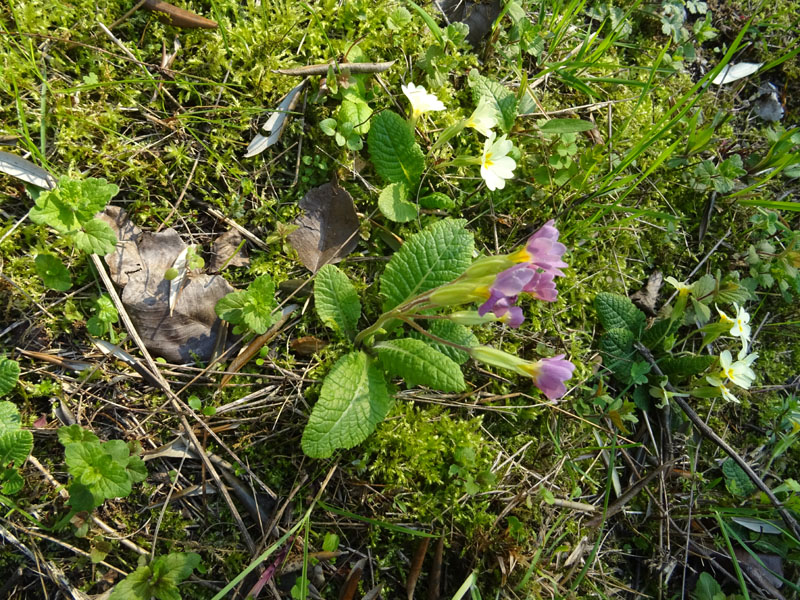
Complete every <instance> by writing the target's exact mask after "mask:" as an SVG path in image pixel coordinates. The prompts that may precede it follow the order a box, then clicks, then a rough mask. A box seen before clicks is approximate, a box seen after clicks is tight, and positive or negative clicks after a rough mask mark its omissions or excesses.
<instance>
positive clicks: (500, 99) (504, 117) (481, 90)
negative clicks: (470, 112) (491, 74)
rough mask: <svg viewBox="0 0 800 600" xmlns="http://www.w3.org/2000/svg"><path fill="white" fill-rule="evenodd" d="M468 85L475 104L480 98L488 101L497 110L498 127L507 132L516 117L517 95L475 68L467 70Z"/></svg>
mask: <svg viewBox="0 0 800 600" xmlns="http://www.w3.org/2000/svg"><path fill="white" fill-rule="evenodd" d="M468 83H469V86H470V87H471V88H472V98H473V100H474V101H475V104H476V105H477V104H478V103H479V102H480V101H481V98H483V99H485V100H486V101H488V102H489V105H490V106H492V107H494V109H495V111H496V112H497V119H498V123H499V125H500V128H501V129H502V130H503V131H505V132H509V131H510V130H511V128H512V127H513V126H514V120H515V119H516V118H517V97H516V96H515V95H514V94H513V93H511V91H510V90H507V89H506V88H505V86H503V85H502V84H501V83H498V82H497V81H494V80H492V79H489V78H488V77H484V76H483V75H481V74H480V73H478V71H477V69H472V71H470V72H469V79H468Z"/></svg>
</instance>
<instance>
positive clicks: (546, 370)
mask: <svg viewBox="0 0 800 600" xmlns="http://www.w3.org/2000/svg"><path fill="white" fill-rule="evenodd" d="M469 353H470V355H471V356H472V358H474V359H475V360H478V361H480V362H483V363H486V364H488V365H492V366H494V367H500V368H503V369H511V370H513V371H516V372H517V373H520V374H522V375H526V376H528V377H532V378H533V383H534V385H536V387H538V388H539V389H540V390H541V391H542V392H543V393H544V395H545V396H547V398H548V399H549V400H555V399H556V398H560V397H561V396H563V395H564V394H566V393H567V388H566V386H565V385H564V382H565V381H567V380H568V379H570V378H571V377H572V373H573V371H575V365H573V364H572V363H571V362H570V361H568V360H564V355H563V354H559V355H558V356H554V357H553V358H543V359H541V360H537V361H536V362H530V361H528V360H524V359H522V358H519V357H517V356H514V355H513V354H509V353H508V352H503V351H502V350H498V349H497V348H492V347H490V346H473V347H472V348H470V349H469Z"/></svg>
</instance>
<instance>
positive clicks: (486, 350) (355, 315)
mask: <svg viewBox="0 0 800 600" xmlns="http://www.w3.org/2000/svg"><path fill="white" fill-rule="evenodd" d="M464 225H465V221H463V220H454V219H444V220H442V221H439V222H436V223H433V224H432V225H430V226H428V227H427V228H425V229H424V230H422V231H421V232H419V233H417V234H415V235H413V236H411V237H410V238H409V239H408V240H407V241H406V243H405V244H404V245H403V247H402V248H401V249H400V250H398V251H397V252H396V253H395V254H394V255H393V256H392V258H391V260H390V261H389V263H388V265H387V266H386V270H385V271H384V273H383V276H382V277H381V281H380V292H381V295H382V297H383V298H384V303H383V310H384V312H383V313H382V314H381V315H380V316H379V317H378V318H377V320H376V321H375V322H374V323H373V324H372V325H371V326H369V327H367V328H366V329H364V330H362V331H360V332H358V321H359V319H360V317H361V303H360V301H359V298H358V293H357V292H356V289H355V288H354V287H353V285H352V283H351V282H350V280H349V279H348V278H347V276H346V275H345V274H344V273H343V272H342V271H341V270H339V269H338V268H337V267H335V266H333V265H326V266H324V267H323V268H322V269H320V271H319V272H318V273H317V277H316V280H315V284H314V298H315V304H316V310H317V314H318V315H319V317H320V319H321V320H322V321H323V323H325V324H326V325H327V326H328V327H330V328H331V329H333V330H334V331H335V332H337V333H338V334H339V335H340V336H341V337H342V338H344V339H345V340H347V341H349V342H350V343H351V344H352V346H353V350H352V351H350V352H349V353H347V354H346V355H344V356H343V357H341V358H340V359H339V360H338V361H337V362H336V363H335V364H334V365H333V367H332V368H331V370H330V372H329V373H328V375H327V376H326V377H325V380H324V381H323V384H322V390H321V392H320V396H319V400H318V401H317V403H316V405H315V406H314V409H313V411H312V413H311V417H310V419H309V422H308V425H307V426H306V429H305V431H304V433H303V440H302V446H303V451H304V452H305V453H306V454H308V455H309V456H312V457H318V458H321V457H327V456H330V455H331V454H332V453H333V452H334V450H336V449H338V448H351V447H353V446H355V445H357V444H359V443H361V442H362V441H363V440H364V439H365V438H366V437H367V436H368V435H369V434H370V433H371V432H372V431H373V430H374V429H375V426H376V425H377V424H378V423H379V422H380V421H381V420H383V419H384V418H385V417H386V415H387V413H388V412H389V409H390V408H391V405H392V391H393V386H392V384H391V379H392V378H395V377H399V378H402V379H403V380H404V381H405V383H406V385H407V386H415V385H424V386H428V387H430V388H433V389H436V390H440V391H444V392H459V391H463V390H465V389H466V388H467V384H466V383H465V381H464V375H463V373H462V371H461V365H462V364H464V363H465V362H466V361H467V360H468V359H469V358H470V357H472V358H474V359H475V360H478V361H480V362H483V363H486V364H489V365H492V366H496V367H502V368H505V369H510V370H514V371H516V372H518V373H520V374H522V375H525V376H528V377H531V378H533V381H534V383H535V384H536V385H537V386H538V387H539V388H540V389H541V390H542V391H543V392H544V393H545V395H546V396H547V397H548V398H550V399H553V398H558V397H560V396H562V395H563V394H565V393H566V387H565V386H564V382H565V381H566V380H567V379H569V378H570V377H571V376H572V372H573V370H574V368H575V367H574V365H573V364H572V363H570V362H569V361H567V360H565V359H564V355H563V354H562V355H558V356H556V357H553V358H544V359H541V360H537V361H528V360H526V359H524V358H521V357H518V356H514V355H512V354H508V353H506V352H503V351H502V350H498V349H496V348H492V347H489V346H481V345H478V343H477V339H476V338H475V336H474V335H473V333H472V331H471V330H470V329H469V327H471V326H476V325H482V324H485V323H488V322H491V321H499V322H501V323H505V324H507V325H509V326H511V327H519V326H520V324H521V323H522V321H523V318H524V317H523V314H522V309H521V308H519V307H518V306H515V303H516V301H517V298H518V297H519V295H520V294H523V293H527V294H530V295H532V296H534V297H535V298H538V299H540V300H544V301H548V302H549V301H553V300H555V299H556V295H557V291H556V286H555V282H554V280H555V277H558V276H560V275H563V273H562V271H561V269H563V268H564V267H566V266H567V265H566V263H565V262H564V261H563V260H562V255H563V254H564V252H565V250H566V248H565V246H564V245H563V244H561V243H560V242H558V230H557V229H556V228H555V227H554V226H553V222H552V221H551V222H548V223H547V224H546V225H545V226H544V227H542V228H541V229H540V230H538V231H537V232H536V233H534V234H533V235H532V236H531V238H530V239H529V240H528V242H527V244H526V246H525V247H524V248H522V249H520V250H518V251H517V252H513V253H511V254H506V255H499V256H488V257H483V258H479V259H477V260H475V261H474V262H473V260H472V252H473V248H474V240H473V236H472V234H471V233H470V232H468V231H467V230H466V229H465V228H464ZM471 303H480V305H479V307H478V310H477V311H475V310H470V311H463V310H462V311H455V312H452V311H451V309H453V308H455V307H457V306H460V305H465V304H471ZM423 324H424V325H423ZM406 327H407V328H408V329H406Z"/></svg>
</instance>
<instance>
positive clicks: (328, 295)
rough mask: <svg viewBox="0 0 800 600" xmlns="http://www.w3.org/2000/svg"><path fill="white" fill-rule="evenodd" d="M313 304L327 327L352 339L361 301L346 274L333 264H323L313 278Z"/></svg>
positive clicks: (359, 313)
mask: <svg viewBox="0 0 800 600" xmlns="http://www.w3.org/2000/svg"><path fill="white" fill-rule="evenodd" d="M314 306H315V307H316V309H317V315H318V316H319V318H320V320H321V321H322V322H323V323H325V325H327V326H328V327H330V328H331V329H333V330H334V331H337V332H339V333H341V334H342V335H344V336H346V337H348V338H350V339H353V337H355V334H356V327H357V325H358V319H359V317H361V301H360V300H359V299H358V292H356V289H355V288H354V287H353V284H352V283H350V280H349V279H348V278H347V275H345V274H344V273H342V271H341V270H340V269H339V268H338V267H335V266H334V265H330V264H328V265H325V266H323V267H322V268H321V269H320V270H319V271H318V272H317V276H316V277H315V279H314Z"/></svg>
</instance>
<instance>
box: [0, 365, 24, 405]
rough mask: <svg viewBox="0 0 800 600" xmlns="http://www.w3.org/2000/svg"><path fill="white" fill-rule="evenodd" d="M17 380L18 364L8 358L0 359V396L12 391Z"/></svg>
mask: <svg viewBox="0 0 800 600" xmlns="http://www.w3.org/2000/svg"><path fill="white" fill-rule="evenodd" d="M17 379H19V363H17V361H15V360H11V359H10V358H5V357H0V396H5V395H6V394H7V393H8V392H10V391H11V390H13V389H14V386H15V385H17Z"/></svg>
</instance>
